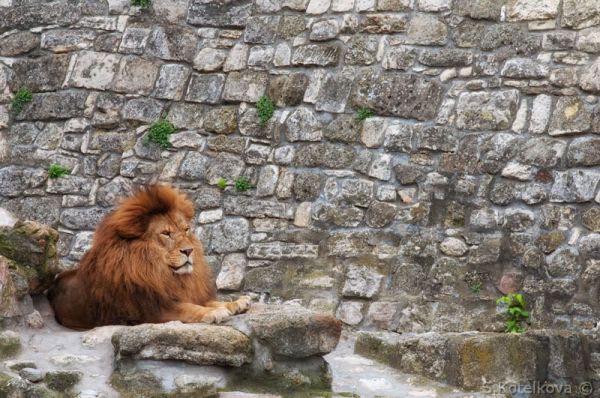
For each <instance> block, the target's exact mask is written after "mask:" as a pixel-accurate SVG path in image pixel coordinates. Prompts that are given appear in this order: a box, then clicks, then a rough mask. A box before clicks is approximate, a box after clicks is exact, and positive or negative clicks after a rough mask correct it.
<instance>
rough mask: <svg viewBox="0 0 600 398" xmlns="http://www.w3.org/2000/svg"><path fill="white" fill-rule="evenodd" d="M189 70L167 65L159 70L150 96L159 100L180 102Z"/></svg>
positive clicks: (183, 67) (185, 67)
mask: <svg viewBox="0 0 600 398" xmlns="http://www.w3.org/2000/svg"><path fill="white" fill-rule="evenodd" d="M190 73H191V71H190V68H188V67H187V66H184V65H179V64H167V65H163V66H162V67H161V68H160V73H159V75H158V80H156V85H155V87H154V91H152V96H154V97H156V98H161V99H171V100H180V99H181V97H182V96H183V94H184V92H185V84H186V82H187V80H188V77H189V76H190Z"/></svg>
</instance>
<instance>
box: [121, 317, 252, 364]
mask: <svg viewBox="0 0 600 398" xmlns="http://www.w3.org/2000/svg"><path fill="white" fill-rule="evenodd" d="M112 343H113V346H114V348H115V357H116V359H117V361H119V360H124V359H126V358H136V359H156V360H180V361H185V362H189V363H193V364H198V365H225V366H242V365H243V364H245V363H249V362H251V361H252V353H253V350H252V344H251V341H250V339H249V338H248V336H246V335H244V334H243V333H241V332H239V331H237V330H235V329H234V328H232V327H230V326H211V325H202V324H200V325H188V324H182V323H181V322H169V323H165V324H156V325H152V324H148V325H139V326H134V327H131V328H127V329H121V330H119V331H117V332H116V333H115V334H114V335H113V337H112Z"/></svg>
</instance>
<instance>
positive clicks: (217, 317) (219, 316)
mask: <svg viewBox="0 0 600 398" xmlns="http://www.w3.org/2000/svg"><path fill="white" fill-rule="evenodd" d="M231 315H232V314H231V312H230V311H229V310H228V309H227V308H215V309H214V310H211V311H210V312H209V313H208V314H206V315H204V317H202V322H205V323H221V322H224V321H226V320H227V319H229V317H230V316H231Z"/></svg>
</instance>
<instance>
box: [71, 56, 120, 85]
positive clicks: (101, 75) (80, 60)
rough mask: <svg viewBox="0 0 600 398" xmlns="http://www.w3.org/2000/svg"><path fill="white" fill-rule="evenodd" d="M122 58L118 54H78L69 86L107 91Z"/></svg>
mask: <svg viewBox="0 0 600 398" xmlns="http://www.w3.org/2000/svg"><path fill="white" fill-rule="evenodd" d="M120 60H121V56H120V55H117V54H109V53H101V52H93V51H81V52H80V53H79V54H77V58H76V59H75V65H74V66H73V71H72V72H71V77H70V79H69V84H70V85H71V86H73V87H83V88H91V89H96V90H105V89H107V88H108V87H109V86H110V84H111V82H112V81H113V78H114V76H115V74H116V72H117V69H118V67H119V61H120Z"/></svg>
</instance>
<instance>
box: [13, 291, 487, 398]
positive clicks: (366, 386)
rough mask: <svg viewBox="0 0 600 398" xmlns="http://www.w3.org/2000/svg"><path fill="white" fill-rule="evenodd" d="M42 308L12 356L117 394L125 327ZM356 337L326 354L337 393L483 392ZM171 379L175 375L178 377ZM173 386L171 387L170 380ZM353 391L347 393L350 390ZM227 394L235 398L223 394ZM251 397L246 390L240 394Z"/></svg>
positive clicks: (211, 371) (175, 366)
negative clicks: (92, 325)
mask: <svg viewBox="0 0 600 398" xmlns="http://www.w3.org/2000/svg"><path fill="white" fill-rule="evenodd" d="M36 307H37V308H38V310H39V311H40V312H41V313H42V315H43V317H44V320H45V323H46V325H45V326H44V328H42V329H39V330H36V329H30V328H24V329H21V330H18V331H17V332H18V333H19V335H20V337H21V340H22V343H23V350H22V351H21V353H20V354H19V355H18V357H16V358H13V359H11V360H10V361H8V363H10V362H12V361H15V360H16V361H31V362H34V363H35V364H36V365H37V367H38V368H39V369H41V370H43V371H47V370H55V369H57V370H59V369H76V370H80V371H82V372H83V374H84V376H83V379H82V381H81V382H80V383H79V384H78V386H77V390H78V391H81V395H80V396H81V397H86V398H88V397H106V398H112V397H117V396H118V394H117V392H116V391H115V390H113V389H112V388H111V387H110V386H109V385H108V380H109V378H110V375H111V373H112V369H113V368H112V363H113V350H112V345H111V342H110V337H111V336H112V334H113V332H114V331H115V330H116V329H117V328H119V327H103V328H97V329H94V330H93V331H89V332H76V331H72V330H69V329H66V328H63V327H62V326H60V325H58V324H57V323H56V322H55V321H54V319H53V317H52V314H51V310H50V308H49V306H48V303H47V302H46V301H45V300H37V302H36ZM353 347H354V339H353V337H352V335H350V334H347V333H345V334H344V335H343V336H342V339H341V341H340V344H339V345H338V348H337V349H336V350H335V351H333V352H332V353H331V354H329V355H327V356H326V357H325V358H326V359H327V361H328V362H329V363H330V365H331V370H332V374H333V386H332V387H333V388H332V389H333V392H334V394H335V393H353V394H356V395H358V396H360V397H365V398H366V397H456V398H458V397H483V395H480V394H470V393H463V392H461V391H458V390H456V389H453V388H450V387H448V386H444V385H443V384H439V383H433V382H431V381H428V380H425V379H423V378H420V377H416V376H410V375H406V374H402V373H399V372H397V371H395V370H393V369H392V368H389V367H387V366H384V365H381V364H378V363H377V362H375V361H372V360H370V359H366V358H363V357H361V356H359V355H356V354H354V353H353ZM147 366H148V367H149V368H155V369H157V370H158V369H160V373H161V374H162V375H166V374H169V373H170V374H173V375H174V376H176V375H181V374H190V372H202V373H203V374H205V375H207V376H211V377H214V378H216V379H221V380H222V382H223V385H224V375H223V372H221V371H220V369H219V368H216V367H209V366H206V367H198V366H190V365H186V364H182V363H173V362H169V363H168V364H165V363H164V362H160V363H157V362H156V361H154V362H152V361H148V362H147ZM165 379H170V380H172V379H173V377H166V378H165ZM165 387H167V388H169V387H171V386H168V385H165ZM269 392H270V393H271V394H275V395H282V396H284V397H286V396H288V395H287V394H286V393H285V392H282V391H269ZM344 395H345V396H347V395H346V394H344ZM221 396H222V397H223V398H226V397H234V396H237V395H232V394H230V393H222V394H221ZM239 396H240V397H241V396H246V395H239Z"/></svg>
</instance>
